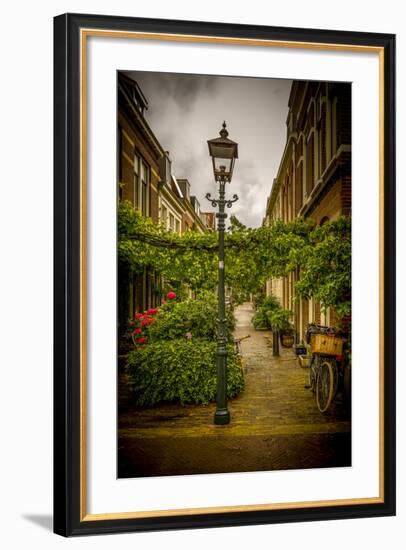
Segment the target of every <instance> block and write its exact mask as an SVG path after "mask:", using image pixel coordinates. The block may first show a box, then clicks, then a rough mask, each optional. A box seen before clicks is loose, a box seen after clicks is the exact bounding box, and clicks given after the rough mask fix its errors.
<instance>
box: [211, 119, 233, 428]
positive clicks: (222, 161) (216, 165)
mask: <svg viewBox="0 0 406 550" xmlns="http://www.w3.org/2000/svg"><path fill="white" fill-rule="evenodd" d="M207 143H208V146H209V154H210V156H211V159H212V162H213V174H214V179H215V180H216V182H218V184H219V198H218V199H212V198H211V194H210V193H207V195H206V199H207V200H208V201H210V202H211V204H212V206H214V207H215V208H216V207H218V212H217V213H216V218H217V219H218V224H217V227H218V233H219V252H218V256H219V267H218V269H219V279H218V319H217V323H218V336H217V408H216V413H215V415H214V423H215V424H223V425H224V424H228V423H229V422H230V413H229V411H228V408H227V329H226V306H225V288H224V231H225V228H226V218H227V214H226V213H225V212H224V210H225V207H226V206H227V207H228V208H231V206H232V204H233V202H235V201H237V200H238V196H237V195H233V198H232V199H230V200H227V199H226V198H225V185H226V183H227V182H228V183H230V182H231V178H232V177H233V170H234V162H235V159H236V158H238V144H237V143H235V142H234V141H231V139H228V132H227V130H226V123H225V122H223V128H222V129H221V130H220V137H219V138H214V139H210V140H209V141H208V142H207Z"/></svg>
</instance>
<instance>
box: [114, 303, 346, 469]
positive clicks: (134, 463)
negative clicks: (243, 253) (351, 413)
mask: <svg viewBox="0 0 406 550" xmlns="http://www.w3.org/2000/svg"><path fill="white" fill-rule="evenodd" d="M235 315H236V319H237V324H236V329H235V337H236V338H241V337H244V336H247V335H249V338H247V339H245V340H243V341H242V342H241V346H242V355H243V363H244V366H243V368H244V375H245V389H244V391H243V392H242V393H241V394H240V395H239V396H238V397H236V398H235V399H233V400H231V401H230V402H229V409H230V413H231V423H230V424H229V425H227V426H216V425H214V424H213V416H214V412H215V404H214V403H212V404H210V405H207V406H203V405H187V406H180V405H174V404H164V405H159V406H157V407H154V408H150V409H141V408H139V407H134V406H133V405H132V404H131V395H130V394H129V392H128V390H127V388H126V385H125V380H124V375H123V374H121V375H120V377H119V408H118V428H119V432H118V436H119V441H118V459H119V460H118V471H119V477H138V476H151V475H153V476H159V475H180V474H197V473H217V472H241V471H256V470H284V469H292V468H320V467H337V466H349V465H350V463H351V423H350V421H349V418H348V414H347V413H346V410H345V407H344V406H343V403H342V402H341V401H340V396H338V399H337V401H336V402H335V403H334V404H333V405H332V407H331V408H330V410H329V411H328V412H327V413H325V414H321V413H320V412H319V411H318V409H317V406H316V402H315V397H314V394H313V393H312V392H311V391H310V390H308V389H305V387H304V386H305V385H306V383H307V379H308V369H303V368H301V367H300V366H299V365H298V363H297V360H296V357H295V355H294V353H293V351H292V349H286V348H283V347H281V348H280V353H281V355H280V357H279V358H275V357H273V356H272V333H271V332H270V331H256V330H255V329H254V328H253V326H252V324H251V318H252V315H253V309H252V305H251V304H250V303H245V304H242V305H241V306H239V307H238V308H237V309H236V311H235Z"/></svg>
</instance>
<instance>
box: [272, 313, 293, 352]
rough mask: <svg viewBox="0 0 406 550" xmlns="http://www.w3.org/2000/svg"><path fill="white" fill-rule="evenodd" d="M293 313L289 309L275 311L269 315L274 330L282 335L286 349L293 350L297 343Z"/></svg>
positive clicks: (282, 341) (282, 342)
mask: <svg viewBox="0 0 406 550" xmlns="http://www.w3.org/2000/svg"><path fill="white" fill-rule="evenodd" d="M292 316H293V313H292V312H291V311H290V310H289V309H282V308H280V309H275V310H273V311H271V312H270V313H269V321H270V323H271V326H272V330H273V331H276V332H278V333H279V335H280V339H281V344H282V346H283V347H285V348H291V347H292V346H293V343H294V341H295V338H294V328H293V325H292V321H291V319H292Z"/></svg>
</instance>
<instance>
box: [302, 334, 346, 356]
mask: <svg viewBox="0 0 406 550" xmlns="http://www.w3.org/2000/svg"><path fill="white" fill-rule="evenodd" d="M310 345H311V348H312V352H313V353H321V354H322V355H342V353H343V339H342V338H339V337H338V336H332V335H331V334H312V336H311V338H310Z"/></svg>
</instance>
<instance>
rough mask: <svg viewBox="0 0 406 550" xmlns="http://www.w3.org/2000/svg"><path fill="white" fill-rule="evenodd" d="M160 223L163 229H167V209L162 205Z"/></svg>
mask: <svg viewBox="0 0 406 550" xmlns="http://www.w3.org/2000/svg"><path fill="white" fill-rule="evenodd" d="M161 222H162V224H163V226H164V227H165V229H167V228H168V209H167V208H166V206H164V205H162V208H161Z"/></svg>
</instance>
